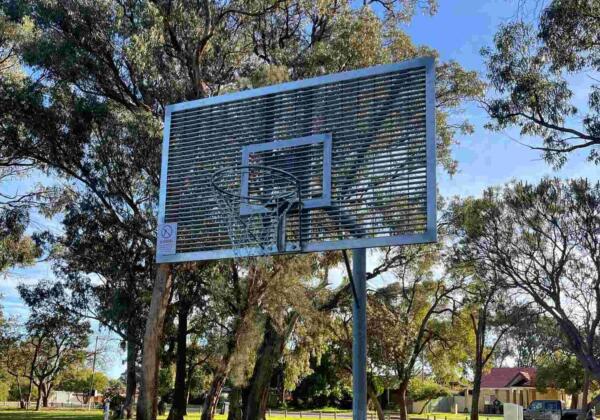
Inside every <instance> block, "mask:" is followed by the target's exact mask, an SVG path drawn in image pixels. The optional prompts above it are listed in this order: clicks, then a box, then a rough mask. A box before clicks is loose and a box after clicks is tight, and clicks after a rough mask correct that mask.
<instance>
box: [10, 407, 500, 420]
mask: <svg viewBox="0 0 600 420" xmlns="http://www.w3.org/2000/svg"><path fill="white" fill-rule="evenodd" d="M322 411H323V413H325V412H326V411H330V410H325V409H324V410H322ZM434 415H435V419H436V420H465V419H466V418H467V417H466V416H465V415H464V414H457V415H454V414H449V413H432V414H429V420H433V419H434V417H433V416H434ZM410 417H411V418H412V419H426V418H427V414H411V415H410ZM488 417H489V418H490V419H493V420H497V419H498V418H499V416H487V415H481V416H480V419H481V420H486V419H487V418H488ZM159 418H160V419H161V420H165V419H166V416H164V417H159ZM324 418H325V417H324ZM331 418H332V417H327V419H331ZM102 419H103V416H102V412H101V411H100V410H91V411H87V410H75V409H72V410H46V411H38V412H36V411H22V410H16V409H13V410H11V409H4V410H3V409H0V420H102ZM187 419H188V420H199V419H200V413H192V414H191V415H189V416H187ZM268 419H269V420H284V417H283V416H271V417H268ZM306 419H311V420H312V419H317V417H306V416H305V417H304V418H303V419H302V420H306ZM215 420H227V416H225V415H217V416H216V417H215ZM285 420H301V419H300V417H299V416H298V414H297V413H293V412H290V413H289V414H288V416H287V418H286V419H285Z"/></svg>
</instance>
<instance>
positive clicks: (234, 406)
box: [227, 387, 242, 420]
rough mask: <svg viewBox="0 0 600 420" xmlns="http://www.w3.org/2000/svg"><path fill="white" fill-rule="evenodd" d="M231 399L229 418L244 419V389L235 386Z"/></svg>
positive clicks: (234, 419) (232, 419) (229, 419)
mask: <svg viewBox="0 0 600 420" xmlns="http://www.w3.org/2000/svg"><path fill="white" fill-rule="evenodd" d="M229 401H230V402H229V413H228V414H227V420H242V390H241V389H240V388H238V387H234V388H233V389H232V390H231V394H229Z"/></svg>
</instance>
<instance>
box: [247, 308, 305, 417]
mask: <svg viewBox="0 0 600 420" xmlns="http://www.w3.org/2000/svg"><path fill="white" fill-rule="evenodd" d="M298 318H299V315H298V314H296V313H294V314H292V316H291V318H290V320H289V322H288V325H287V329H286V331H285V332H284V333H283V334H280V333H279V332H278V331H277V330H276V329H275V327H274V325H273V324H272V322H271V320H270V319H267V322H266V324H265V335H264V337H263V342H262V344H261V347H260V349H259V351H258V355H257V358H256V364H255V365H254V371H253V373H252V378H250V382H249V383H248V386H247V387H246V389H244V392H243V404H244V408H243V410H242V414H243V420H262V419H264V418H265V413H266V411H267V403H268V397H269V387H270V384H271V378H272V377H273V372H274V371H275V367H276V366H277V363H279V360H280V359H281V355H282V354H283V349H284V347H285V343H286V342H287V340H288V338H289V336H290V334H291V333H292V331H293V330H294V327H295V325H296V322H297V321H298Z"/></svg>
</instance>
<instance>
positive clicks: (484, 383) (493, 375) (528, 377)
mask: <svg viewBox="0 0 600 420" xmlns="http://www.w3.org/2000/svg"><path fill="white" fill-rule="evenodd" d="M518 376H520V377H521V378H522V379H523V380H525V382H524V383H523V384H521V385H518V386H531V387H533V386H535V376H536V369H535V368H492V370H491V371H490V373H488V374H487V375H484V376H483V378H482V379H481V387H482V388H506V387H508V386H509V384H510V383H511V382H515V381H513V379H517V377H518Z"/></svg>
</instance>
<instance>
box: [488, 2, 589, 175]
mask: <svg viewBox="0 0 600 420" xmlns="http://www.w3.org/2000/svg"><path fill="white" fill-rule="evenodd" d="M598 33H600V4H598V2H597V1H594V0H553V1H551V2H549V3H548V4H547V6H546V7H545V8H544V10H543V11H542V14H541V17H540V19H539V22H537V23H536V25H531V24H527V23H524V22H514V23H508V24H506V25H502V26H501V27H500V29H499V30H498V32H497V33H496V36H495V38H494V46H493V48H487V49H484V50H483V55H484V57H485V58H486V61H487V68H488V78H489V81H490V85H491V87H492V88H493V89H494V90H495V92H496V95H495V96H492V97H490V98H489V99H488V100H487V101H485V102H486V107H487V109H488V112H489V115H490V117H491V118H492V122H491V123H490V127H493V128H494V129H497V130H504V129H505V128H507V127H517V128H519V129H520V131H521V135H522V136H523V137H522V139H523V141H528V140H527V139H528V138H531V137H533V138H540V139H541V143H540V142H535V143H533V144H530V143H528V145H529V147H532V148H534V149H537V150H540V151H541V152H542V153H543V155H544V158H545V159H546V160H547V161H549V162H551V163H553V164H554V165H555V166H561V165H563V164H564V163H565V161H566V160H567V157H568V155H569V154H570V153H571V152H574V151H576V150H583V151H584V152H585V153H587V155H588V158H589V160H590V161H592V162H595V163H596V164H598V163H600V87H599V86H598V85H597V84H596V83H594V82H593V80H594V79H593V78H592V80H591V81H590V83H589V84H588V86H585V87H584V89H585V93H586V94H587V104H585V105H582V107H583V109H579V105H578V104H576V96H577V95H578V94H579V93H580V92H579V91H580V89H581V86H580V84H579V83H577V82H576V80H582V79H584V80H585V79H587V75H588V74H594V73H597V72H598V71H599V70H600V44H599V43H598Z"/></svg>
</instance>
